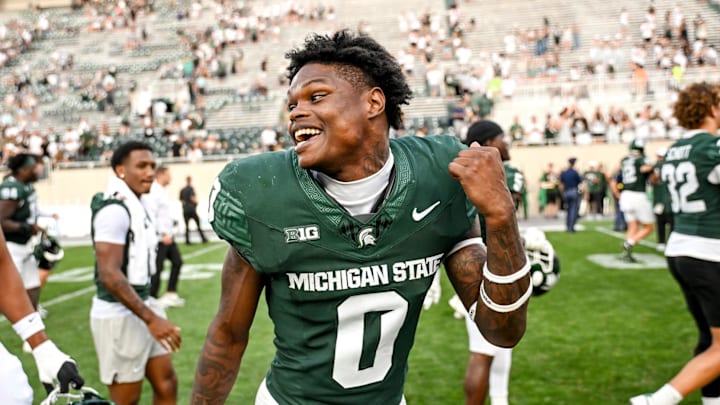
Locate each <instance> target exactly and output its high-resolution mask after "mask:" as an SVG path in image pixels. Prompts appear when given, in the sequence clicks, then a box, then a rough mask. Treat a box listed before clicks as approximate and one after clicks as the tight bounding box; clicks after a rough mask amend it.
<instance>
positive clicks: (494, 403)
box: [490, 396, 714, 405]
mask: <svg viewBox="0 0 720 405" xmlns="http://www.w3.org/2000/svg"><path fill="white" fill-rule="evenodd" d="M490 405H508V397H499V396H497V397H490ZM703 405H705V404H703ZM713 405H714V404H713Z"/></svg>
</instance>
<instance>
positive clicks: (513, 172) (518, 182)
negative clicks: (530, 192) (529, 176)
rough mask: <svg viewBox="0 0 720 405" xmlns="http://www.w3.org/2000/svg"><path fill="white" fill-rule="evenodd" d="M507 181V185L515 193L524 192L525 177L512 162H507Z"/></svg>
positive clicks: (505, 164)
mask: <svg viewBox="0 0 720 405" xmlns="http://www.w3.org/2000/svg"><path fill="white" fill-rule="evenodd" d="M504 166H505V181H506V182H507V186H508V188H509V189H510V191H511V192H513V193H522V191H523V189H524V188H525V177H524V176H523V174H522V172H521V171H520V170H519V169H518V168H516V167H514V166H512V165H510V163H508V162H505V163H504Z"/></svg>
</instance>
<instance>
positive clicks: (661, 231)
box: [655, 212, 675, 244]
mask: <svg viewBox="0 0 720 405" xmlns="http://www.w3.org/2000/svg"><path fill="white" fill-rule="evenodd" d="M655 225H656V227H655V228H656V229H657V241H658V243H663V244H664V243H666V242H667V235H668V232H667V226H668V225H670V232H672V231H673V227H674V225H675V222H674V221H673V214H672V212H664V213H662V214H655Z"/></svg>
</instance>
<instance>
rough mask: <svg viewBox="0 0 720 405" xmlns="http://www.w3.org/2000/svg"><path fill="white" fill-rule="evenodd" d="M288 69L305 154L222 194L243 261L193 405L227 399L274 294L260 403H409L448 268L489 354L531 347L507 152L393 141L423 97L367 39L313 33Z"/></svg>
mask: <svg viewBox="0 0 720 405" xmlns="http://www.w3.org/2000/svg"><path fill="white" fill-rule="evenodd" d="M287 57H288V58H289V59H290V66H289V68H288V77H289V79H290V88H289V90H288V110H289V120H290V122H289V124H288V132H289V134H290V135H291V136H292V138H293V142H294V143H295V148H294V149H290V150H288V151H280V152H273V153H265V154H261V155H256V156H252V157H249V158H245V159H242V160H238V161H235V162H232V163H230V164H229V165H228V166H227V167H226V168H225V169H224V170H223V171H222V172H221V173H220V175H219V176H218V178H217V179H216V180H215V182H214V184H213V188H212V191H211V193H210V212H209V214H208V218H209V221H210V223H211V224H212V226H213V228H214V229H215V231H216V233H217V234H218V235H219V236H220V237H221V238H223V239H224V240H226V241H228V242H229V244H230V245H231V248H230V249H228V252H227V254H226V256H225V263H224V266H223V278H222V293H221V294H222V296H221V298H220V307H219V310H218V313H217V315H216V317H215V319H214V320H213V321H212V323H211V324H210V327H209V330H208V334H207V338H206V341H205V345H204V347H203V350H202V353H201V355H200V360H199V362H198V366H197V370H196V374H195V381H194V384H193V393H192V396H191V402H192V403H193V404H215V403H223V402H224V401H225V399H226V397H227V395H228V393H229V391H230V389H231V388H232V386H233V383H234V382H235V379H236V376H237V373H238V369H239V366H240V361H241V359H242V356H243V352H244V351H245V348H246V347H247V344H248V334H249V330H250V325H251V324H252V321H253V318H254V315H255V311H256V309H257V304H258V300H259V298H260V294H261V293H262V291H263V290H265V298H266V301H267V305H268V312H269V315H270V318H271V319H272V321H273V323H274V326H275V329H274V330H275V339H274V344H275V347H276V355H275V359H274V360H273V362H272V364H271V365H270V370H269V372H268V373H267V375H266V377H265V380H264V381H263V382H262V383H260V388H259V390H258V394H257V396H256V404H310V403H313V404H316V403H324V404H331V403H336V404H370V403H372V404H401V403H404V397H403V391H404V383H405V377H406V374H407V372H408V370H407V367H408V364H407V359H408V355H409V352H410V348H411V347H412V344H413V340H414V336H415V329H416V327H417V323H418V317H419V315H420V312H421V310H422V304H423V298H424V296H425V294H426V292H427V290H428V288H429V286H430V283H431V282H432V278H433V276H434V274H435V273H436V272H437V271H438V269H439V266H440V264H441V263H443V262H444V263H445V268H446V271H447V274H448V277H449V278H450V281H451V282H452V284H453V286H454V288H455V290H456V291H457V292H458V295H459V296H460V298H461V300H462V301H463V304H464V305H465V307H466V308H471V307H473V308H472V312H474V313H475V317H474V319H475V321H476V322H477V325H478V327H479V329H480V330H481V331H482V332H483V334H484V335H485V336H486V337H487V338H488V340H489V341H491V342H492V343H493V344H495V345H498V346H502V347H512V346H514V345H515V344H517V342H518V341H519V340H520V338H521V337H522V335H523V333H524V331H525V324H526V309H527V303H526V301H527V298H528V297H529V296H530V294H532V286H531V283H530V280H529V277H528V275H527V273H528V271H529V263H528V262H527V260H526V256H525V253H524V251H523V247H522V244H521V241H520V237H519V231H518V226H517V222H516V220H515V216H514V206H513V200H512V197H511V195H510V193H509V191H508V189H507V187H506V185H505V178H504V172H503V168H502V161H501V160H500V154H499V153H498V151H497V149H495V148H485V147H480V146H477V145H476V146H474V147H471V148H466V147H464V146H463V145H461V144H460V143H459V142H458V141H457V140H456V139H455V138H454V137H450V136H429V137H424V138H419V137H402V138H396V139H392V140H391V139H389V136H388V134H389V129H390V127H392V128H396V129H397V128H398V127H399V126H400V123H401V114H402V111H401V105H402V104H407V102H408V100H409V99H410V96H411V91H410V88H409V87H408V85H407V82H406V81H405V77H404V75H403V73H402V70H401V69H400V66H399V65H398V63H397V61H396V60H395V59H394V58H393V57H392V55H391V54H390V53H389V52H388V51H387V50H386V49H385V48H383V47H382V46H381V45H379V44H378V43H377V42H376V41H374V40H373V39H372V38H370V37H368V36H365V35H356V34H354V33H351V32H349V31H340V32H337V33H335V34H330V35H317V34H314V35H311V36H310V37H308V38H307V40H306V41H305V43H304V46H303V47H302V48H300V49H295V50H292V51H291V52H289V53H288V55H287ZM476 210H477V211H479V212H480V213H482V214H483V215H484V217H485V220H486V224H487V251H486V249H485V247H484V245H483V244H482V241H481V240H480V238H479V236H480V229H479V226H478V222H477V219H476ZM485 264H486V266H485V268H483V265H485Z"/></svg>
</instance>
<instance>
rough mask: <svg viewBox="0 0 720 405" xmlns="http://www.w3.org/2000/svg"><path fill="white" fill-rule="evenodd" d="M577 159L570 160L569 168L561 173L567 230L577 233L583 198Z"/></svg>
mask: <svg viewBox="0 0 720 405" xmlns="http://www.w3.org/2000/svg"><path fill="white" fill-rule="evenodd" d="M576 162H577V158H574V157H571V158H570V159H568V167H567V169H565V170H563V172H562V173H560V184H561V185H562V193H563V194H562V195H563V200H564V203H565V204H564V205H565V210H566V213H567V215H566V216H565V229H566V231H567V232H575V223H576V222H577V220H578V210H579V209H580V198H581V196H582V192H583V190H582V177H581V176H580V174H579V173H578V172H577V170H576V169H575V163H576Z"/></svg>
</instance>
